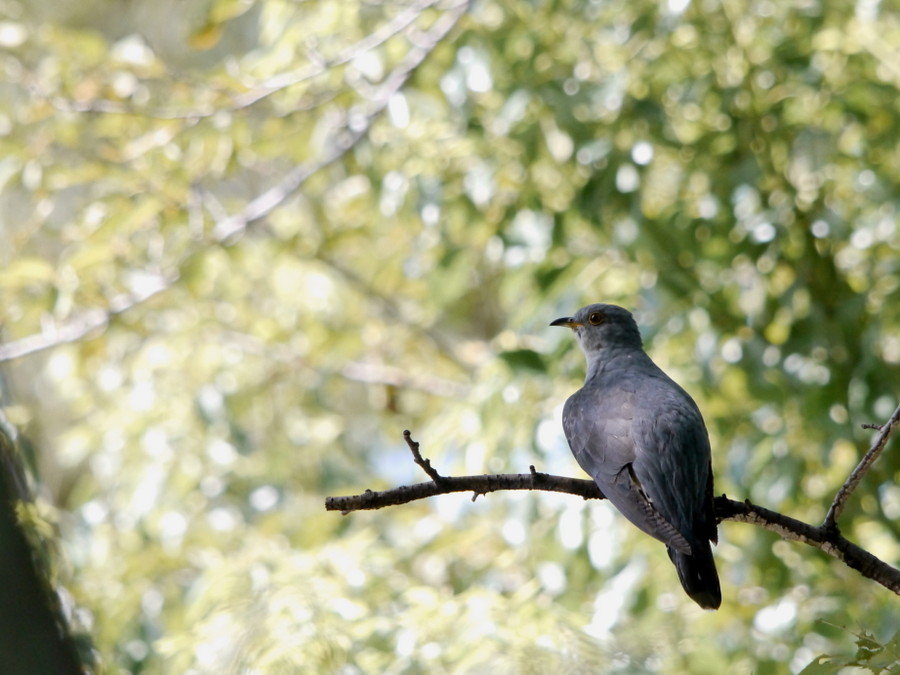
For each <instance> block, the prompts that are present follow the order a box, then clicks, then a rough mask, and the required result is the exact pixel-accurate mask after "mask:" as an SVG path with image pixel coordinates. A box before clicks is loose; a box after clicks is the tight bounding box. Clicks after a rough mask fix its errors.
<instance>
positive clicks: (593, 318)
mask: <svg viewBox="0 0 900 675" xmlns="http://www.w3.org/2000/svg"><path fill="white" fill-rule="evenodd" d="M588 321H590V323H591V325H592V326H599V325H600V324H601V323H603V314H602V313H601V312H591V315H590V316H589V317H588Z"/></svg>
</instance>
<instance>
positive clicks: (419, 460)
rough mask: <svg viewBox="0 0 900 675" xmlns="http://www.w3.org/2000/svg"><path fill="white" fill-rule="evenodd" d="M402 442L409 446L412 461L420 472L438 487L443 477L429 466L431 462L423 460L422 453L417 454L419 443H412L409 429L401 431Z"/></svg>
mask: <svg viewBox="0 0 900 675" xmlns="http://www.w3.org/2000/svg"><path fill="white" fill-rule="evenodd" d="M403 440H404V441H406V444H407V445H408V446H409V450H410V452H412V455H413V460H414V461H415V463H416V464H418V465H419V466H421V467H422V471H424V472H425V473H427V474H428V477H429V478H430V479H431V480H433V481H434V482H435V484H436V485H440V484H441V483H443V482H444V477H443V476H442V475H441V474H439V473H438V472H437V469H435V468H434V467H433V466H431V460H430V459H425V458H423V457H422V453H421V452H419V443H418V441H414V440H413V439H412V435H411V434H410V433H409V429H404V430H403Z"/></svg>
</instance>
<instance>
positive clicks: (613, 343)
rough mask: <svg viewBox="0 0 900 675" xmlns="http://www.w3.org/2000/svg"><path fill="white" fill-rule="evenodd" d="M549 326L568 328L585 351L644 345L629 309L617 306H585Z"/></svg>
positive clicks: (600, 304)
mask: <svg viewBox="0 0 900 675" xmlns="http://www.w3.org/2000/svg"><path fill="white" fill-rule="evenodd" d="M550 325H551V326H567V327H569V328H571V329H572V331H573V332H574V333H575V337H576V338H577V339H578V343H579V344H580V345H581V348H582V349H583V350H584V352H585V353H591V352H595V351H598V350H600V349H604V348H607V347H637V348H641V347H642V344H643V343H642V342H641V334H640V331H638V327H637V323H635V321H634V317H633V316H631V312H629V311H628V310H627V309H624V308H623V307H619V306H617V305H606V304H603V303H598V304H595V305H588V306H587V307H582V308H581V309H579V310H578V311H577V312H576V313H575V315H574V316H564V317H562V318H560V319H557V320H556V321H554V322H552V323H551V324H550Z"/></svg>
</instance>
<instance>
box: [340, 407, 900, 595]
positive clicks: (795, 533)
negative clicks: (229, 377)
mask: <svg viewBox="0 0 900 675" xmlns="http://www.w3.org/2000/svg"><path fill="white" fill-rule="evenodd" d="M898 419H900V408H898V410H897V411H895V412H894V414H893V415H892V416H891V419H890V420H889V421H888V422H887V423H886V424H885V425H884V426H883V427H882V430H881V433H880V434H879V435H878V438H877V439H876V441H875V443H874V445H873V446H872V448H871V449H870V450H869V452H867V453H866V457H865V458H864V459H863V461H862V462H860V466H858V467H857V468H856V470H855V471H854V472H853V474H851V476H850V478H848V480H847V483H845V484H844V487H842V488H841V491H839V492H838V496H839V497H840V496H841V495H842V494H844V493H846V494H845V496H843V497H842V499H841V502H840V503H841V504H843V502H844V501H846V498H847V496H849V494H850V493H851V492H852V491H853V489H854V488H855V487H856V485H857V484H858V483H859V481H860V480H861V479H862V476H863V475H864V474H865V472H866V470H868V467H869V466H871V464H872V462H874V461H875V458H877V456H878V454H879V453H880V452H881V451H882V450H883V449H884V446H885V445H886V443H887V439H888V436H889V435H890V432H891V429H892V428H893V427H895V426H896V425H897V424H898ZM403 438H404V440H405V441H406V443H407V445H408V446H409V449H410V452H411V453H412V455H413V460H414V461H415V463H416V464H418V465H419V466H420V467H422V470H423V471H425V473H426V474H427V475H428V477H429V478H431V480H430V481H429V482H427V483H416V484H415V485H402V486H400V487H397V488H392V489H389V490H382V491H380V492H375V491H373V490H366V491H365V492H363V493H362V494H358V495H348V496H344V497H326V498H325V510H326V511H340V512H341V513H342V514H343V515H347V514H348V513H351V512H352V511H363V510H372V509H381V508H384V507H386V506H397V505H399V504H408V503H409V502H412V501H416V500H419V499H426V498H428V497H434V496H435V495H445V494H450V493H453V492H471V493H472V501H475V499H477V498H478V496H479V495H484V494H487V493H488V492H497V491H498V490H542V491H545V492H562V493H565V494H571V495H575V496H578V497H581V498H582V499H605V497H604V495H603V493H602V492H601V491H600V488H598V487H597V485H596V483H594V481H592V480H586V479H579V478H566V477H563V476H552V475H550V474H546V473H539V472H538V471H536V470H535V468H534V466H531V467H530V469H531V471H530V473H519V474H493V475H477V476H443V475H441V474H439V473H438V472H437V470H436V469H434V467H432V466H431V461H430V460H429V459H426V458H423V457H422V454H421V452H420V450H419V444H418V443H417V442H416V441H414V440H413V439H412V436H411V434H410V432H409V431H404V432H403ZM876 448H877V450H876ZM867 460H868V462H867ZM864 465H865V466H864ZM857 474H858V476H857V478H856V479H855V480H854V475H857ZM848 486H849V487H848ZM835 501H836V502H837V498H835ZM714 504H715V511H716V519H717V520H719V521H723V520H731V521H735V522H739V523H749V524H751V525H757V526H759V527H762V528H765V529H767V530H770V531H772V532H774V533H776V534H777V535H779V536H780V537H782V538H783V539H786V540H788V541H797V542H800V543H803V544H808V545H809V546H813V547H814V548H817V549H819V550H820V551H823V552H825V553H827V554H828V555H830V556H832V557H833V558H836V559H837V560H840V561H841V562H842V563H844V564H845V565H847V566H848V567H851V568H853V569H855V570H856V571H858V572H859V573H860V574H862V575H863V576H865V577H867V578H869V579H872V580H873V581H876V582H878V583H879V584H881V585H882V586H884V587H885V588H888V589H890V590H892V591H893V592H894V593H896V594H898V595H900V570H898V569H897V568H895V567H892V566H891V565H888V564H887V563H886V562H884V561H882V560H880V559H878V558H876V557H875V556H874V555H872V554H871V553H869V552H868V551H866V550H865V549H863V548H860V547H859V546H857V545H856V544H854V543H852V542H851V541H849V540H847V539H846V538H845V537H844V536H843V535H841V533H840V532H839V531H838V528H837V526H836V524H835V523H834V520H833V519H832V520H831V521H829V519H828V518H826V520H825V522H824V523H823V524H822V525H819V526H815V525H810V524H809V523H804V522H803V521H800V520H797V519H795V518H791V517H790V516H786V515H784V514H781V513H777V512H776V511H770V510H769V509H766V508H763V507H762V506H757V505H756V504H753V503H751V502H750V501H749V500H745V501H743V502H739V501H735V500H733V499H729V498H728V497H726V496H725V495H724V494H723V495H721V496H720V497H716V498H715V500H714ZM834 510H836V509H835V506H834V504H832V508H831V509H830V510H829V515H830V514H831V513H832V511H834ZM837 511H838V514H836V515H835V516H834V518H836V517H837V515H839V512H840V508H838V509H837Z"/></svg>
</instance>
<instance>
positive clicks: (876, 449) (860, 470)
mask: <svg viewBox="0 0 900 675" xmlns="http://www.w3.org/2000/svg"><path fill="white" fill-rule="evenodd" d="M898 423H900V405H898V406H897V409H896V410H894V414H893V415H891V417H890V419H889V420H888V421H887V422H885V423H884V424H883V425H881V431H879V432H878V435H877V436H876V437H875V441H874V442H873V443H872V447H871V448H869V451H868V452H867V453H866V454H865V455H864V456H863V458H862V461H860V463H859V464H858V465H857V467H856V468H855V469H853V472H852V473H851V474H850V476H849V477H848V478H847V480H846V481H845V482H844V484H843V485H842V486H841V489H840V490H838V491H837V494H836V495H835V496H834V501H833V502H832V503H831V508H829V509H828V513H827V514H826V515H825V522H823V523H822V527H825V528H827V529H832V528H837V519H838V518H839V517H840V515H841V513H842V512H843V510H844V507H845V506H846V505H847V499H848V498H849V497H850V495H851V494H852V493H853V491H854V490H855V489H856V486H857V485H859V483H860V481H861V480H862V479H863V476H865V475H866V473H868V471H869V468H870V467H871V466H872V464H874V463H875V460H876V459H878V456H879V455H880V454H881V452H882V450H884V448H885V446H886V445H887V442H888V438H890V436H891V432H892V431H893V430H894V427H895V426H897V424H898Z"/></svg>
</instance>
